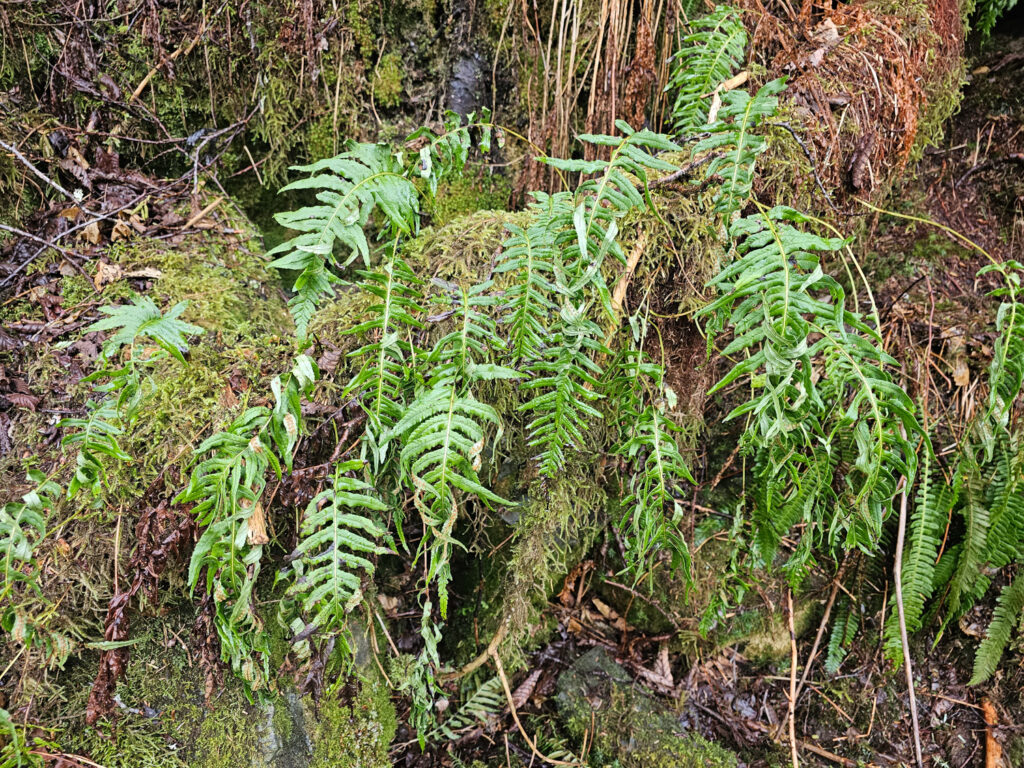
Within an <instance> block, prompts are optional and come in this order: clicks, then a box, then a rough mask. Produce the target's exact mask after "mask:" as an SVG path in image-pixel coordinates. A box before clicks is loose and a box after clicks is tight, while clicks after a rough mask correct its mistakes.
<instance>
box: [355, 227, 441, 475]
mask: <svg viewBox="0 0 1024 768" xmlns="http://www.w3.org/2000/svg"><path fill="white" fill-rule="evenodd" d="M359 274H360V276H361V277H362V282H361V284H360V285H361V287H362V289H363V290H364V291H366V292H367V293H369V294H371V295H373V296H375V297H376V298H377V303H375V304H372V305H371V306H370V307H369V308H368V309H367V313H368V314H369V316H370V318H369V319H368V320H366V321H365V322H363V323H360V324H358V325H356V326H355V327H353V328H352V329H350V330H349V331H348V333H351V334H359V335H364V336H367V337H369V341H368V342H367V343H366V344H364V345H363V346H361V347H359V348H358V349H356V350H354V351H353V352H351V353H350V355H349V356H350V357H352V358H356V359H362V360H363V361H364V362H363V364H362V366H361V367H360V369H359V371H358V373H357V374H356V375H355V376H354V377H353V378H352V381H351V382H349V384H348V387H347V388H346V395H347V396H358V397H359V399H360V402H361V403H362V405H363V409H364V410H365V411H366V415H367V421H368V426H367V429H366V433H365V436H364V444H365V445H366V447H367V449H368V451H369V453H370V455H371V457H372V459H373V464H374V467H375V468H377V469H378V470H379V469H380V467H381V466H382V465H383V463H384V461H385V459H386V443H385V440H384V437H385V434H386V433H387V431H388V430H390V429H391V428H392V427H393V426H394V425H395V422H397V421H398V419H399V418H400V417H401V415H402V412H403V410H404V408H405V400H406V389H407V388H408V386H407V379H408V375H409V372H410V366H409V363H410V361H411V360H412V359H413V358H414V357H415V356H416V355H417V354H418V353H419V351H418V350H417V349H416V347H415V345H414V344H413V342H412V341H411V339H410V338H409V336H410V335H411V333H412V332H413V331H416V330H418V329H420V328H422V327H423V326H422V323H421V322H420V320H419V316H420V315H422V314H423V308H422V307H421V306H420V304H419V301H420V300H421V299H422V293H421V292H420V290H419V285H420V281H419V280H418V279H417V278H416V276H415V275H414V274H413V273H412V270H411V269H409V265H408V264H406V263H405V262H404V261H403V260H402V259H401V258H399V257H398V256H397V255H394V247H392V250H391V254H390V258H389V259H388V260H387V261H386V262H385V263H384V264H383V265H381V267H380V268H379V269H378V270H376V271H366V272H360V273H359Z"/></svg>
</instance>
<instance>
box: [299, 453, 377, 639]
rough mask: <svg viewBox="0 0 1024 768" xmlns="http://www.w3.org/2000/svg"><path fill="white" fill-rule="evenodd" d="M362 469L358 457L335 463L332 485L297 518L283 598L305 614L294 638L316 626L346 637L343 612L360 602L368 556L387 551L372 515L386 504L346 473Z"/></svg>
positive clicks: (369, 566)
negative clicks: (288, 581) (297, 604)
mask: <svg viewBox="0 0 1024 768" xmlns="http://www.w3.org/2000/svg"><path fill="white" fill-rule="evenodd" d="M362 469H363V462H362V461H359V460H356V461H349V462H343V463H341V464H338V465H337V466H335V468H334V478H333V480H332V481H331V487H330V488H328V489H326V490H324V491H321V492H320V493H319V494H317V495H316V496H315V497H314V498H313V499H312V500H311V501H310V502H309V505H308V506H307V507H306V511H305V514H304V515H303V517H302V523H301V526H300V530H299V543H298V546H296V548H295V551H294V552H292V553H291V555H289V560H290V561H291V568H290V571H289V572H288V574H287V578H289V579H291V580H292V582H293V583H292V584H291V586H289V588H288V596H289V597H294V598H298V600H299V601H300V602H301V607H302V613H303V615H304V616H305V617H306V623H305V629H303V630H302V632H300V633H298V634H299V636H302V637H306V636H308V635H310V634H312V633H313V632H314V631H318V630H319V631H325V632H340V633H341V635H342V637H343V638H347V633H346V632H345V627H346V617H347V614H348V613H349V612H350V611H352V610H353V609H354V608H355V607H356V606H358V605H359V603H361V602H362V598H363V592H362V579H363V578H364V575H365V576H372V575H373V571H374V563H373V561H372V560H370V559H368V558H369V557H371V556H373V555H380V554H386V553H387V552H388V550H387V549H386V548H385V547H382V546H380V545H379V544H378V542H379V541H380V540H381V539H383V538H384V537H385V536H386V535H387V530H386V529H385V528H384V527H383V526H382V525H381V524H380V523H379V522H377V520H376V519H375V518H376V516H377V515H376V514H375V513H381V512H384V511H386V510H387V508H388V507H387V505H386V504H384V503H383V502H382V501H380V500H379V499H377V498H376V496H375V495H374V493H373V486H372V485H370V484H369V483H367V482H365V481H363V480H360V479H358V478H355V477H351V476H350V473H352V472H358V471H360V470H362ZM346 644H347V645H348V643H346Z"/></svg>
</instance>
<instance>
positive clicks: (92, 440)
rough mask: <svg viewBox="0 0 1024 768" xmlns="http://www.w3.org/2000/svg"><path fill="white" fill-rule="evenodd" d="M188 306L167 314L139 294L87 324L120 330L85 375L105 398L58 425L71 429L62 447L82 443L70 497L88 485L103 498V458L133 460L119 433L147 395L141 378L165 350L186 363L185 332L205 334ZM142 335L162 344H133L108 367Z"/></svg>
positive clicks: (129, 423) (181, 304)
mask: <svg viewBox="0 0 1024 768" xmlns="http://www.w3.org/2000/svg"><path fill="white" fill-rule="evenodd" d="M187 307H188V302H187V301H182V302H179V303H177V304H175V305H174V306H173V307H171V308H170V309H169V310H167V312H166V314H165V313H162V312H161V311H160V308H159V307H157V305H156V304H155V303H154V302H153V300H152V299H150V298H149V297H148V296H146V297H140V298H136V299H135V300H134V302H133V303H131V304H123V305H117V306H107V307H101V308H100V311H101V312H103V313H104V314H105V315H107V317H105V318H103V319H102V320H98V321H97V322H95V323H93V324H92V325H90V326H89V327H88V328H86V332H103V331H110V330H116V331H117V332H116V333H114V334H113V335H112V336H110V337H109V338H108V339H107V340H106V341H105V342H104V343H103V348H102V352H101V355H100V369H99V370H97V371H96V372H94V373H92V374H90V375H88V376H86V377H85V378H83V379H82V381H83V382H87V383H92V384H93V392H94V393H96V394H98V395H102V396H103V399H101V400H98V401H93V400H90V401H89V402H88V403H86V410H87V415H86V417H85V418H84V419H79V418H66V419H62V420H61V421H60V422H59V423H58V426H59V427H61V428H64V429H70V430H72V431H71V432H70V433H69V434H67V435H66V436H65V437H64V438H63V439H62V440H61V446H63V447H65V448H67V447H69V446H76V447H77V448H78V452H77V455H76V458H75V474H74V477H72V479H71V481H70V483H69V484H68V498H74V497H75V496H76V495H77V494H78V492H79V491H80V490H81V489H83V488H86V489H88V490H89V491H90V492H91V495H92V498H93V500H94V501H96V502H99V500H100V497H101V496H102V492H103V488H104V486H105V485H106V483H107V471H106V468H105V467H104V458H103V457H107V459H113V460H115V461H120V462H127V461H131V457H130V456H128V455H127V454H126V453H125V452H124V450H123V449H122V448H121V445H120V442H119V439H118V438H120V437H121V435H123V434H124V431H125V429H128V428H130V427H131V426H132V425H133V424H134V422H135V418H136V416H137V414H138V410H139V407H140V406H141V404H142V401H143V400H144V398H145V395H146V392H145V388H146V383H147V382H148V378H144V377H143V370H144V369H145V368H147V367H149V366H152V365H153V364H154V363H156V362H157V361H159V360H160V359H161V358H163V357H165V356H166V355H165V353H166V354H170V355H171V356H172V357H174V358H175V359H177V360H178V361H179V362H181V363H184V362H185V353H186V352H188V342H187V340H186V338H185V337H186V335H198V334H201V333H204V331H203V329H202V328H199V327H198V326H195V325H191V324H190V323H186V322H185V321H183V320H180V319H179V318H180V317H181V315H182V313H183V312H184V311H185V309H186V308H187ZM144 339H148V340H150V341H153V342H155V343H156V344H157V346H158V347H159V349H156V350H153V349H150V350H135V349H132V351H131V354H130V355H128V359H127V362H126V363H125V364H124V365H123V366H121V367H120V368H111V367H109V365H108V364H109V363H110V362H111V361H112V360H113V359H114V358H115V357H116V356H117V355H118V353H119V352H120V351H121V349H122V347H125V346H131V347H134V346H135V344H136V342H138V341H139V340H144ZM161 350H162V351H161ZM96 382H102V383H96Z"/></svg>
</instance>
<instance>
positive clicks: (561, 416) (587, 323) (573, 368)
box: [521, 306, 606, 478]
mask: <svg viewBox="0 0 1024 768" xmlns="http://www.w3.org/2000/svg"><path fill="white" fill-rule="evenodd" d="M560 317H561V322H560V324H559V325H557V326H556V327H555V329H554V330H553V335H552V338H551V342H550V346H549V347H548V348H547V349H546V350H545V351H544V353H543V356H542V357H541V358H540V359H539V360H537V361H536V362H534V363H533V364H531V365H529V366H528V367H527V368H526V372H527V374H528V375H529V379H528V380H527V381H525V382H524V383H523V385H522V389H524V390H526V391H528V392H532V391H534V390H540V393H539V394H536V395H534V396H533V397H532V398H531V399H530V400H529V401H527V402H526V403H524V404H523V405H522V406H521V410H522V411H524V412H525V413H527V414H528V415H531V416H532V420H531V421H530V423H529V424H528V425H527V429H528V430H529V439H528V441H527V442H528V445H530V446H531V447H533V448H536V449H539V451H540V452H539V453H538V454H537V456H536V457H535V458H536V461H537V464H538V467H539V469H540V472H541V474H542V475H544V476H545V477H549V478H550V477H554V476H555V475H556V474H557V473H558V472H559V470H561V468H562V467H563V466H564V464H565V460H566V456H565V453H566V451H567V450H569V449H571V448H579V447H581V446H582V445H583V444H584V443H585V439H584V434H585V432H586V431H587V425H588V423H589V421H590V420H592V419H600V418H601V412H600V411H598V410H597V408H595V407H594V405H593V403H594V402H595V401H596V400H599V399H600V398H601V394H600V392H598V391H597V387H598V377H600V376H601V367H600V366H599V365H598V364H597V363H596V362H594V360H593V356H594V355H596V354H599V353H605V352H606V350H605V347H604V345H603V344H602V343H601V341H600V340H599V339H600V336H601V329H600V328H598V327H597V325H596V324H595V323H594V322H592V321H591V320H589V319H587V316H586V309H585V307H572V306H565V307H564V308H563V309H562V311H561V313H560Z"/></svg>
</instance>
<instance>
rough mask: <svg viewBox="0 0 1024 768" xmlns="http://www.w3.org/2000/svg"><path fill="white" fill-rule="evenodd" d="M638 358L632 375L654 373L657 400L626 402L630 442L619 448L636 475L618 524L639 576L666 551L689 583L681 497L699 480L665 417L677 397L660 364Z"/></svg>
mask: <svg viewBox="0 0 1024 768" xmlns="http://www.w3.org/2000/svg"><path fill="white" fill-rule="evenodd" d="M634 360H635V356H631V359H630V361H629V362H627V363H626V365H625V366H624V367H625V368H626V371H627V376H629V378H632V379H633V380H634V381H636V380H637V379H638V378H639V376H638V375H637V374H643V373H647V374H648V375H651V376H652V379H653V382H652V383H653V384H654V386H655V387H656V398H657V399H656V400H655V402H653V403H651V404H649V405H647V406H646V407H642V408H637V405H641V406H642V402H643V401H642V399H641V397H640V396H637V397H635V398H628V397H626V398H623V399H625V400H626V401H627V402H630V406H631V407H627V408H625V409H624V411H623V413H622V419H623V421H625V422H626V423H627V425H628V427H627V429H628V434H629V438H628V439H627V440H626V442H625V443H624V444H623V445H622V446H621V447H620V448H618V452H619V453H620V454H621V455H622V456H623V457H625V458H626V459H627V460H628V461H629V463H630V468H631V471H632V473H631V477H630V491H629V494H628V495H627V496H626V497H625V498H624V499H623V500H622V506H623V509H624V510H625V512H624V514H623V516H622V518H621V519H620V521H619V528H620V529H621V530H622V531H623V533H624V535H625V545H626V557H627V564H626V565H627V567H628V569H629V570H630V571H631V572H632V573H633V574H634V575H635V576H636V577H637V578H639V577H640V575H641V574H642V573H643V572H644V571H645V570H646V569H647V568H648V567H649V566H650V565H651V562H652V559H653V556H654V555H655V554H656V553H657V552H658V551H665V552H668V553H670V554H671V556H672V567H673V568H674V569H676V568H680V569H682V573H683V576H684V578H685V579H686V580H687V581H689V579H690V551H689V548H688V547H687V545H686V541H685V540H684V539H683V536H682V534H681V533H680V531H679V527H680V525H681V524H682V518H683V509H682V506H681V505H680V503H679V497H680V493H681V489H680V485H681V484H682V482H683V481H684V480H685V481H688V482H690V483H693V482H694V479H693V477H692V476H691V474H690V471H689V469H687V467H686V464H685V463H684V462H683V457H682V455H681V454H680V453H679V446H678V444H677V443H676V434H677V433H679V432H680V429H679V427H677V426H676V425H675V423H674V422H673V421H672V420H671V419H669V418H668V416H667V415H666V414H665V409H666V407H669V406H671V404H672V403H673V402H674V400H675V393H674V392H672V390H671V389H667V388H665V387H664V385H663V382H662V375H663V372H662V370H661V367H660V366H656V365H652V364H649V363H648V364H643V363H637V362H634ZM629 374H632V375H631V376H630V375H629Z"/></svg>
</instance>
